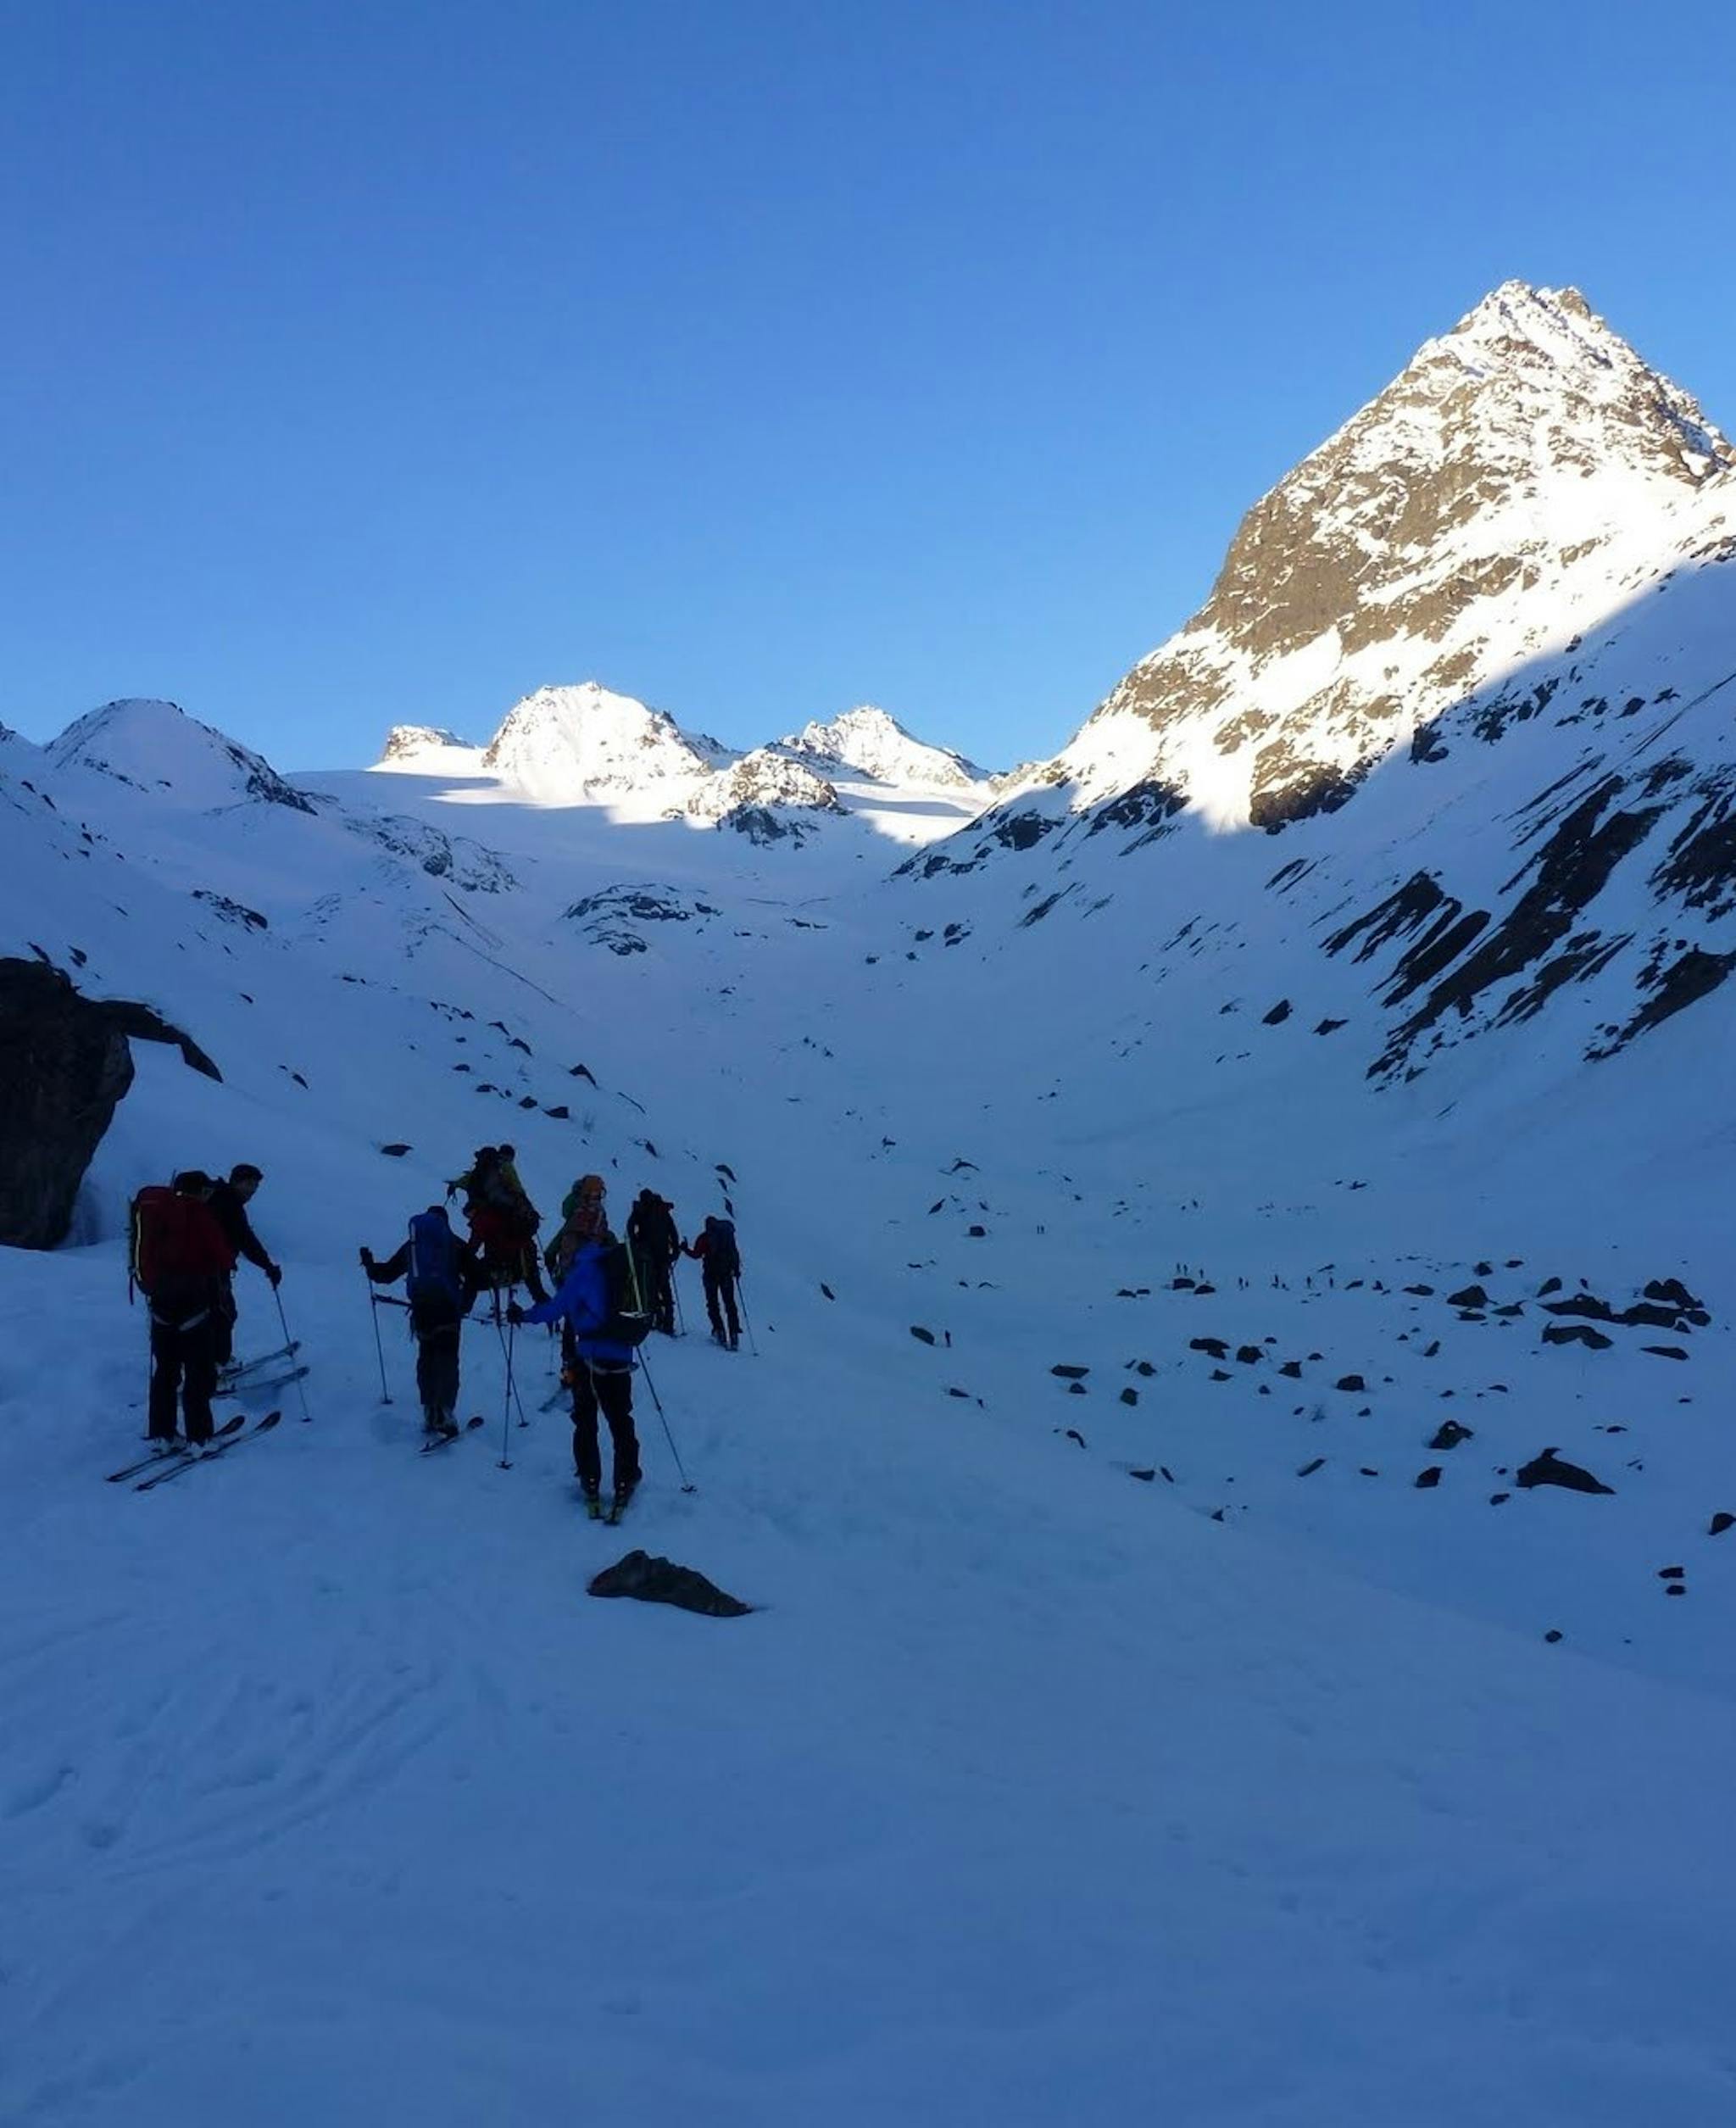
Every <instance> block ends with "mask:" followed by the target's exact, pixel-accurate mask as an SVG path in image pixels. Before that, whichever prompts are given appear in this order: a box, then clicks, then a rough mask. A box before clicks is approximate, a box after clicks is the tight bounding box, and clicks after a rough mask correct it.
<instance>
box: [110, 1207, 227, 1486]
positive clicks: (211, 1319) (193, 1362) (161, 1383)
mask: <svg viewBox="0 0 1736 2128" xmlns="http://www.w3.org/2000/svg"><path fill="white" fill-rule="evenodd" d="M210 1194H211V1181H210V1178H209V1176H208V1175H205V1174H203V1173H200V1172H199V1170H198V1168H194V1167H190V1168H188V1169H186V1171H185V1173H181V1174H179V1175H177V1176H176V1177H175V1187H174V1188H173V1189H164V1188H163V1186H162V1184H160V1183H159V1184H153V1186H152V1187H151V1188H149V1189H142V1190H140V1192H139V1193H138V1195H137V1196H136V1197H135V1198H134V1199H133V1202H132V1275H133V1278H134V1280H135V1282H136V1284H137V1285H138V1288H139V1290H140V1291H141V1292H142V1294H143V1295H144V1296H145V1298H146V1300H147V1301H148V1302H149V1303H150V1308H151V1391H150V1427H149V1438H150V1440H152V1441H153V1442H155V1443H156V1444H157V1446H159V1449H160V1450H161V1451H164V1452H167V1451H169V1450H170V1449H172V1448H173V1447H174V1446H175V1404H176V1401H177V1399H178V1400H179V1401H180V1405H181V1413H182V1417H183V1421H184V1423H185V1425H186V1440H187V1446H188V1451H189V1452H190V1453H191V1454H193V1455H196V1456H197V1455H200V1454H203V1451H204V1447H205V1444H206V1443H207V1442H208V1441H209V1440H210V1438H211V1432H212V1427H211V1395H212V1392H213V1391H214V1389H215V1388H216V1386H217V1337H218V1313H219V1310H220V1308H221V1306H222V1304H223V1298H224V1294H225V1290H226V1288H227V1285H228V1282H229V1274H230V1273H231V1271H232V1270H233V1269H234V1267H235V1257H234V1256H233V1255H232V1254H231V1251H230V1246H229V1242H228V1239H227V1237H226V1236H225V1234H224V1231H223V1229H222V1228H221V1227H220V1225H219V1224H218V1223H217V1220H216V1218H215V1217H214V1214H213V1212H212V1211H211V1207H210V1206H209V1203H208V1202H207V1200H208V1199H209V1195H210Z"/></svg>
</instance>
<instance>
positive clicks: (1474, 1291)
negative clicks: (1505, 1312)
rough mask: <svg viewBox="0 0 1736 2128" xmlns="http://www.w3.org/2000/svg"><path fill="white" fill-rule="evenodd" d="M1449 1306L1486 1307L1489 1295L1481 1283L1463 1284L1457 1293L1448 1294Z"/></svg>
mask: <svg viewBox="0 0 1736 2128" xmlns="http://www.w3.org/2000/svg"><path fill="white" fill-rule="evenodd" d="M1447 1306H1449V1308H1486V1307H1487V1306H1488V1294H1486V1293H1485V1292H1484V1291H1483V1288H1482V1287H1481V1286H1480V1285H1465V1286H1461V1287H1460V1289H1459V1290H1458V1291H1457V1292H1456V1293H1449V1295H1447Z"/></svg>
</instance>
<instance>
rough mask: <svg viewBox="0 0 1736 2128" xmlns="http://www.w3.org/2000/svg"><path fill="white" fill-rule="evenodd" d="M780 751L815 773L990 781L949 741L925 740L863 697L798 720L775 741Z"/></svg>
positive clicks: (881, 779)
mask: <svg viewBox="0 0 1736 2128" xmlns="http://www.w3.org/2000/svg"><path fill="white" fill-rule="evenodd" d="M777 746H778V749H779V750H780V751H781V752H782V753H786V754H788V755H793V756H794V757H795V758H796V759H797V760H803V761H805V762H807V763H808V764H809V766H810V767H813V768H815V769H817V770H818V771H819V772H821V774H836V772H837V771H838V770H839V769H840V768H844V769H854V770H855V771H856V772H857V773H858V774H860V775H863V776H871V777H874V778H875V780H876V782H877V783H894V784H916V785H925V784H926V785H931V786H932V787H934V788H938V789H956V788H961V787H965V786H968V785H972V784H982V785H985V786H986V785H987V784H988V783H989V781H990V777H989V772H988V771H987V770H986V769H981V768H978V767H977V766H976V765H975V764H974V763H973V762H971V761H967V760H965V757H964V755H962V754H955V753H954V752H953V751H952V749H950V748H949V747H943V746H930V745H928V744H926V743H925V742H924V741H923V740H921V739H919V738H915V736H914V735H913V734H912V733H910V732H907V731H906V730H905V729H904V726H903V725H902V724H900V723H899V721H898V719H897V718H896V717H893V716H888V715H887V712H886V711H885V710H879V709H876V708H874V707H873V706H872V705H871V704H867V703H865V704H863V705H861V706H860V708H858V709H854V710H845V711H844V712H843V716H835V717H833V718H832V719H831V721H829V722H827V723H824V724H821V723H813V724H804V726H803V727H802V728H801V730H800V731H799V732H796V733H792V734H791V735H790V736H789V737H788V738H782V739H779V740H778V741H777Z"/></svg>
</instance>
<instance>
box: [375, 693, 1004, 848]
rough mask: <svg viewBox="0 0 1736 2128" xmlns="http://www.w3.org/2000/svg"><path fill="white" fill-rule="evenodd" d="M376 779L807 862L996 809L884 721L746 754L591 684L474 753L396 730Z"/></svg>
mask: <svg viewBox="0 0 1736 2128" xmlns="http://www.w3.org/2000/svg"><path fill="white" fill-rule="evenodd" d="M374 772H375V773H376V774H378V773H381V772H395V773H398V774H400V775H406V776H412V777H418V778H421V779H426V780H428V781H430V782H431V783H432V782H437V781H447V782H449V783H452V784H453V785H459V786H464V787H465V788H463V789H461V790H459V791H457V792H455V793H454V795H456V796H464V797H468V798H470V799H476V798H479V797H482V798H486V796H487V787H488V786H491V785H492V786H494V787H496V788H498V793H499V794H500V795H502V796H510V797H512V798H513V799H519V800H528V801H529V802H530V803H531V805H537V806H541V807H546V808H554V809H564V810H565V811H568V812H569V813H571V812H573V811H575V809H578V808H582V807H589V808H593V809H594V808H602V809H604V811H605V812H606V814H607V816H608V817H609V820H611V821H613V822H617V823H619V822H627V821H632V822H639V823H642V824H643V823H647V822H655V821H671V822H673V821H681V822H687V823H688V824H689V825H693V826H697V827H715V828H722V829H724V830H726V831H729V832H732V833H738V834H740V835H742V836H743V837H744V838H746V840H747V841H748V842H749V843H750V844H753V845H754V846H755V847H756V848H760V849H765V848H771V847H773V846H779V847H782V848H783V849H785V850H800V849H803V848H804V846H805V845H807V844H810V842H812V841H814V840H815V839H816V838H819V839H824V838H825V836H826V834H828V833H830V832H831V827H832V824H833V823H837V824H838V825H841V826H843V827H844V829H845V833H846V836H847V837H848V838H849V840H850V841H851V843H852V844H853V845H854V844H859V843H860V841H861V839H862V831H863V830H864V829H866V830H868V831H870V832H871V834H872V835H875V836H879V837H882V838H890V839H892V840H893V841H897V842H902V843H904V844H922V843H925V842H929V841H932V840H933V839H934V838H936V837H938V836H940V835H944V834H947V833H950V832H951V831H952V830H953V829H954V828H956V827H960V826H961V825H962V824H963V823H964V822H965V821H967V820H969V819H971V817H973V816H975V814H976V813H977V811H980V810H981V808H982V806H983V805H986V804H987V803H988V799H989V798H990V796H991V795H992V793H991V791H990V788H989V787H988V783H987V782H986V781H984V780H982V778H981V777H979V775H978V773H977V772H976V771H975V770H973V769H971V766H970V764H969V763H967V762H966V761H965V760H964V758H963V756H962V755H958V754H955V753H953V752H951V751H949V749H945V748H943V747H934V746H928V745H926V744H924V743H923V742H922V741H921V740H920V739H917V738H913V737H912V736H911V735H910V733H908V732H906V731H905V730H904V727H903V726H902V725H900V724H899V723H897V722H896V721H894V720H893V718H892V717H890V716H887V714H886V712H885V711H884V710H870V709H862V710H850V711H848V712H847V713H846V714H845V715H844V716H840V717H837V718H836V719H834V720H833V721H832V723H830V724H825V725H822V724H810V725H809V726H807V727H806V728H805V730H804V732H803V733H799V734H798V735H797V737H796V738H793V739H783V740H778V741H776V742H774V743H773V744H771V745H769V746H761V747H755V748H754V749H751V750H750V751H749V752H747V753H745V754H743V753H737V752H735V751H733V750H732V749H730V748H728V747H726V746H723V745H721V744H720V743H719V742H718V741H717V740H716V739H715V738H709V737H707V736H705V735H704V734H703V733H690V732H687V731H685V730H683V729H682V727H681V726H680V725H678V724H677V723H676V721H675V720H674V719H673V718H672V717H670V716H668V715H667V714H666V713H665V711H663V710H654V709H651V708H650V707H648V705H646V704H645V703H643V702H641V701H639V700H637V699H636V698H635V697H633V696H632V695H626V694H617V693H615V691H614V690H613V689H610V688H604V687H603V686H601V685H600V684H599V683H598V682H596V681H586V682H583V683H582V684H581V685H580V686H576V687H549V688H539V689H538V690H537V693H536V694H531V695H528V696H526V698H525V699H524V700H523V701H521V702H520V703H518V704H517V705H515V707H514V708H513V709H512V710H510V711H509V713H508V715H507V716H506V718H505V721H504V722H503V723H502V725H501V727H500V728H499V730H498V732H497V733H496V734H495V736H494V738H492V740H491V741H490V743H489V744H488V745H487V746H486V747H483V748H480V749H479V748H472V747H468V746H466V745H465V743H464V742H463V741H462V740H460V739H458V738H454V737H453V734H452V733H449V732H444V731H436V730H433V729H431V728H429V727H425V726H421V725H396V726H394V727H392V731H391V732H390V733H387V741H386V746H385V749H384V751H383V753H382V755H381V759H380V760H379V761H378V762H376V765H375V770H374ZM849 854H850V855H853V856H854V855H857V854H859V853H858V850H856V849H855V848H854V846H853V847H852V849H851V850H850V853H849Z"/></svg>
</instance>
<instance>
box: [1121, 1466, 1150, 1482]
mask: <svg viewBox="0 0 1736 2128" xmlns="http://www.w3.org/2000/svg"><path fill="white" fill-rule="evenodd" d="M1127 1475H1128V1477H1130V1478H1137V1479H1139V1480H1140V1482H1141V1483H1142V1484H1143V1485H1149V1484H1150V1483H1151V1481H1152V1479H1154V1478H1155V1477H1156V1475H1157V1470H1156V1468H1155V1465H1154V1467H1153V1468H1151V1469H1149V1470H1130V1471H1129V1472H1128V1473H1127Z"/></svg>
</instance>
